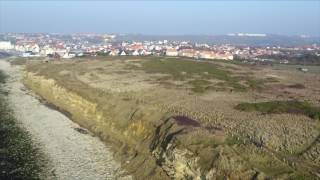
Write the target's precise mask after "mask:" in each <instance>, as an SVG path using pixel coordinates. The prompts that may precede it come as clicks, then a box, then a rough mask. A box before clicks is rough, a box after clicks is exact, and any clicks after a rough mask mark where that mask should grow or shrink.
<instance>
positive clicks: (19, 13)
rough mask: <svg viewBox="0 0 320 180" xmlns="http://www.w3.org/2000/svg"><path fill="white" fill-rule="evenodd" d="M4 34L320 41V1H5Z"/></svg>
mask: <svg viewBox="0 0 320 180" xmlns="http://www.w3.org/2000/svg"><path fill="white" fill-rule="evenodd" d="M0 32H59V33H70V32H97V33H100V32H105V33H140V34H209V35H212V34H227V33H233V32H248V33H272V34H288V35H294V34H296V35H298V34H299V35H300V34H306V35H317V36H319V35H320V1H270V0H269V1H267V0H265V1H262V2H261V1H260V2H258V1H227V2H222V1H200V2H199V1H195V0H194V1H174V2H172V1H151V2H150V1H134V0H131V1H120V2H119V1H118V2H116V1H108V0H106V1H84V0H82V1H75V0H74V1H62V0H61V1H45V2H41V1H22V0H21V1H13V2H12V1H2V0H0Z"/></svg>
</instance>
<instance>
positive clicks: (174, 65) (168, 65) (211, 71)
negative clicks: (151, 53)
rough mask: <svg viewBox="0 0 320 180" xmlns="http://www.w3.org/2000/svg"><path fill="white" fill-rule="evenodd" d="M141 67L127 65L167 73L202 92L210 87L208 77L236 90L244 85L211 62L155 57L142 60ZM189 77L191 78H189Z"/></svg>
mask: <svg viewBox="0 0 320 180" xmlns="http://www.w3.org/2000/svg"><path fill="white" fill-rule="evenodd" d="M141 65H142V66H141V67H137V66H132V65H131V66H129V67H128V68H133V69H137V70H143V71H145V72H147V73H161V74H168V75H169V77H170V78H171V79H173V80H177V81H186V80H189V81H187V83H188V84H189V85H191V86H193V88H192V91H194V92H204V91H205V90H206V89H208V87H210V85H211V82H210V81H208V80H209V79H218V80H221V81H224V82H225V84H226V85H227V86H229V87H231V88H233V89H234V90H236V91H243V90H245V89H246V87H245V86H243V85H242V84H240V83H239V79H238V78H237V77H233V76H231V73H230V72H229V71H227V70H225V69H223V67H220V66H218V65H216V64H213V63H208V62H197V61H188V60H183V59H170V60H167V59H166V58H157V59H152V60H149V59H148V60H146V61H143V62H142V64H141ZM190 79H191V80H190Z"/></svg>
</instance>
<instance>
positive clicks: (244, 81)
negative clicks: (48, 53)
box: [26, 57, 320, 176]
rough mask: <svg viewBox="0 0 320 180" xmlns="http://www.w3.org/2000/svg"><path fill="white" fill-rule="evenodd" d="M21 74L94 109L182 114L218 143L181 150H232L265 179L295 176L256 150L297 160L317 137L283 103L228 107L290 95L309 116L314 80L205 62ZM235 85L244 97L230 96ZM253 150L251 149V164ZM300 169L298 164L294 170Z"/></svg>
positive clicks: (120, 62) (47, 66) (44, 68)
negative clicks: (212, 132)
mask: <svg viewBox="0 0 320 180" xmlns="http://www.w3.org/2000/svg"><path fill="white" fill-rule="evenodd" d="M26 69H27V70H28V71H33V72H37V73H38V74H40V75H43V76H46V77H48V78H53V79H55V80H56V81H57V82H58V83H59V84H60V85H61V86H63V87H65V88H67V89H69V90H71V91H73V92H76V93H78V94H80V95H81V96H83V97H86V98H88V99H90V100H92V101H95V102H98V104H100V106H101V108H103V106H104V105H103V104H108V103H110V101H112V102H113V101H114V104H115V105H116V106H119V107H120V106H121V107H123V108H131V106H135V107H136V108H137V107H143V108H145V107H153V108H155V109H157V111H159V112H161V113H163V114H171V115H173V116H186V117H189V118H191V119H193V120H195V121H197V122H199V123H200V124H201V128H200V129H199V128H198V130H197V131H200V132H201V133H200V134H206V131H207V130H206V128H202V127H208V128H213V129H215V128H218V129H221V130H222V131H223V133H224V136H225V137H224V140H222V141H220V140H218V141H215V140H213V139H214V138H213V139H212V140H213V141H208V142H202V140H203V137H205V136H201V138H199V136H197V135H196V134H193V133H191V134H192V135H191V136H189V135H188V136H182V137H181V138H182V139H181V141H182V142H183V141H184V140H185V139H184V138H186V139H188V138H191V139H189V140H190V141H189V142H193V144H195V145H190V144H189V145H187V146H188V147H190V148H191V149H194V150H196V149H197V148H200V147H201V144H207V146H210V147H211V145H212V148H217V147H219V146H230V147H233V148H234V150H235V151H239V153H242V154H243V162H245V164H247V165H248V166H253V167H256V168H258V169H260V170H261V171H262V172H264V173H265V174H267V175H268V176H278V175H283V174H292V173H293V174H295V172H296V170H294V169H292V168H290V166H289V165H286V164H285V165H284V164H283V162H282V161H279V160H275V159H274V157H273V156H272V155H270V154H269V153H268V152H265V151H263V152H261V153H260V152H259V148H260V147H258V146H259V145H263V147H267V148H271V149H275V150H276V152H279V153H284V154H293V155H294V156H296V155H295V153H296V152H298V151H300V150H301V149H304V147H308V145H310V144H311V143H313V140H314V139H315V138H316V137H317V136H318V135H319V121H314V120H312V119H310V118H309V117H306V116H304V115H301V113H294V114H288V112H289V111H290V112H291V110H290V108H289V107H292V106H291V104H289V105H288V104H286V106H285V107H287V108H285V109H283V108H281V106H279V104H272V106H268V107H269V108H268V109H269V110H267V111H271V110H270V109H279V108H280V109H281V110H283V111H281V112H286V113H285V114H277V113H276V114H266V113H259V112H241V111H238V110H235V109H234V106H236V105H237V104H239V103H243V102H249V103H253V102H260V101H274V100H284V101H289V100H292V99H291V98H290V97H291V96H293V97H294V98H295V100H297V101H301V102H304V101H309V103H310V106H300V105H301V104H298V105H297V106H294V107H295V108H296V109H295V112H302V114H306V115H311V116H312V114H314V113H311V114H310V112H314V111H309V110H310V108H311V107H312V106H314V105H316V103H315V101H316V100H317V98H315V96H317V95H318V94H319V91H318V90H320V85H319V83H317V80H318V79H319V77H318V76H314V75H308V74H305V75H301V74H300V73H299V72H298V73H296V72H295V71H281V70H273V69H271V68H269V67H266V68H264V67H254V68H252V67H250V66H241V65H237V64H229V63H228V64H224V63H223V62H217V63H213V64H212V63H198V62H194V61H189V60H188V61H182V60H181V59H168V58H164V59H163V60H159V59H158V58H142V57H135V58H132V57H130V58H129V59H128V58H126V57H119V58H118V57H116V59H112V58H110V57H108V58H106V59H100V60H90V61H86V60H82V61H68V62H54V63H43V64H42V63H40V64H29V65H28V66H27V68H26ZM257 77H259V78H257ZM312 81H314V82H315V83H312ZM298 84H302V85H303V87H304V88H301V87H302V86H300V85H298ZM242 87H244V89H245V91H236V90H235V89H237V88H238V89H242ZM279 87H282V88H279ZM230 89H233V90H235V91H230ZM290 90H291V91H290ZM284 91H288V93H284ZM307 92H308V93H307ZM302 95H303V96H302ZM115 97H117V98H115ZM319 97H320V96H319ZM280 105H282V104H281V103H280ZM246 107H247V106H246ZM263 107H264V106H263ZM270 107H273V108H270ZM306 107H307V108H306ZM262 109H263V110H265V108H262ZM311 109H312V108H311ZM118 113H121V111H120V110H119V112H118ZM312 117H313V116H312ZM119 123H121V126H125V125H126V123H127V121H126V122H122V121H120V120H119ZM192 132H193V131H192ZM197 143H198V144H197ZM209 144H211V145H209ZM239 145H240V146H241V148H240V146H239ZM252 148H255V149H256V150H254V156H252V158H250V155H251V153H252V152H251V150H252ZM227 149H229V148H227ZM309 149H310V151H312V153H313V155H312V156H314V155H319V152H318V151H316V150H313V149H312V148H309ZM208 151H209V150H208ZM256 151H257V152H256ZM201 153H203V154H206V153H205V152H201ZM229 155H230V158H231V159H232V158H234V157H233V156H235V154H234V152H233V151H232V150H230V154H229ZM297 156H299V157H300V155H297ZM203 164H204V166H206V165H207V164H208V162H207V161H204V162H203ZM268 164H272V166H273V167H274V169H268V168H267V166H268ZM306 167H307V165H306V166H304V165H303V166H302V167H301V168H302V169H304V168H306ZM276 170H277V171H276ZM273 171H274V173H272V172H273ZM289 171H290V172H289ZM299 173H300V172H299ZM299 173H297V174H296V175H297V176H298V175H299Z"/></svg>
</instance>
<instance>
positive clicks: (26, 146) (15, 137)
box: [0, 71, 44, 179]
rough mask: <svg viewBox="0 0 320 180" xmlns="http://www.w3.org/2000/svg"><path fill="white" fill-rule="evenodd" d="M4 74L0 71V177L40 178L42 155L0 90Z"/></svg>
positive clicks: (4, 93) (3, 92)
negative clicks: (17, 121) (20, 124)
mask: <svg viewBox="0 0 320 180" xmlns="http://www.w3.org/2000/svg"><path fill="white" fill-rule="evenodd" d="M5 78H6V76H5V74H3V73H2V71H0V139H1V140H0V179H41V177H42V175H43V174H42V173H43V167H44V166H43V163H42V162H41V157H43V155H42V154H41V153H40V152H39V150H38V149H37V148H36V147H34V146H33V143H32V141H31V138H30V136H29V134H28V133H27V132H26V131H25V130H23V129H21V128H20V127H19V126H18V125H17V123H16V120H15V118H14V117H13V115H12V113H13V112H12V110H11V109H10V108H9V107H8V104H7V102H6V99H5V97H4V96H5V95H6V94H7V93H6V92H5V91H3V90H1V84H2V83H4V82H5Z"/></svg>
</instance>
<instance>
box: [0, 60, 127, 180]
mask: <svg viewBox="0 0 320 180" xmlns="http://www.w3.org/2000/svg"><path fill="white" fill-rule="evenodd" d="M0 69H1V70H4V71H5V72H6V73H7V74H9V76H10V78H9V81H8V83H7V88H8V90H9V92H10V93H9V100H10V102H11V105H12V107H13V109H14V110H15V113H16V116H17V119H18V121H19V122H20V123H21V124H22V126H23V127H25V128H26V129H27V130H28V131H29V132H30V133H31V135H32V136H33V139H34V141H35V142H36V143H37V144H40V148H41V149H42V150H43V151H44V152H45V154H47V156H48V158H49V160H50V167H51V168H52V169H51V170H50V171H51V173H52V174H53V176H54V177H56V178H54V179H86V180H90V179H94V180H98V179H119V178H120V179H131V178H130V177H128V176H123V174H124V173H123V171H121V170H120V165H119V163H117V162H115V160H114V159H113V157H112V153H111V152H110V149H109V147H108V146H106V145H105V144H103V143H102V142H101V141H100V140H99V139H98V138H96V137H93V136H92V135H90V133H89V134H86V133H80V132H78V131H76V130H75V128H79V126H78V125H77V124H75V123H73V122H72V121H71V120H70V119H68V118H67V117H66V116H64V115H63V114H61V113H60V112H58V111H55V110H52V109H50V108H48V107H46V106H45V105H43V104H41V103H40V102H39V101H38V100H37V98H35V96H34V95H33V94H32V93H31V92H29V91H28V90H26V89H25V87H24V85H23V84H22V83H21V70H20V69H19V67H13V66H11V65H10V64H9V63H8V62H6V61H3V60H0Z"/></svg>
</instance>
